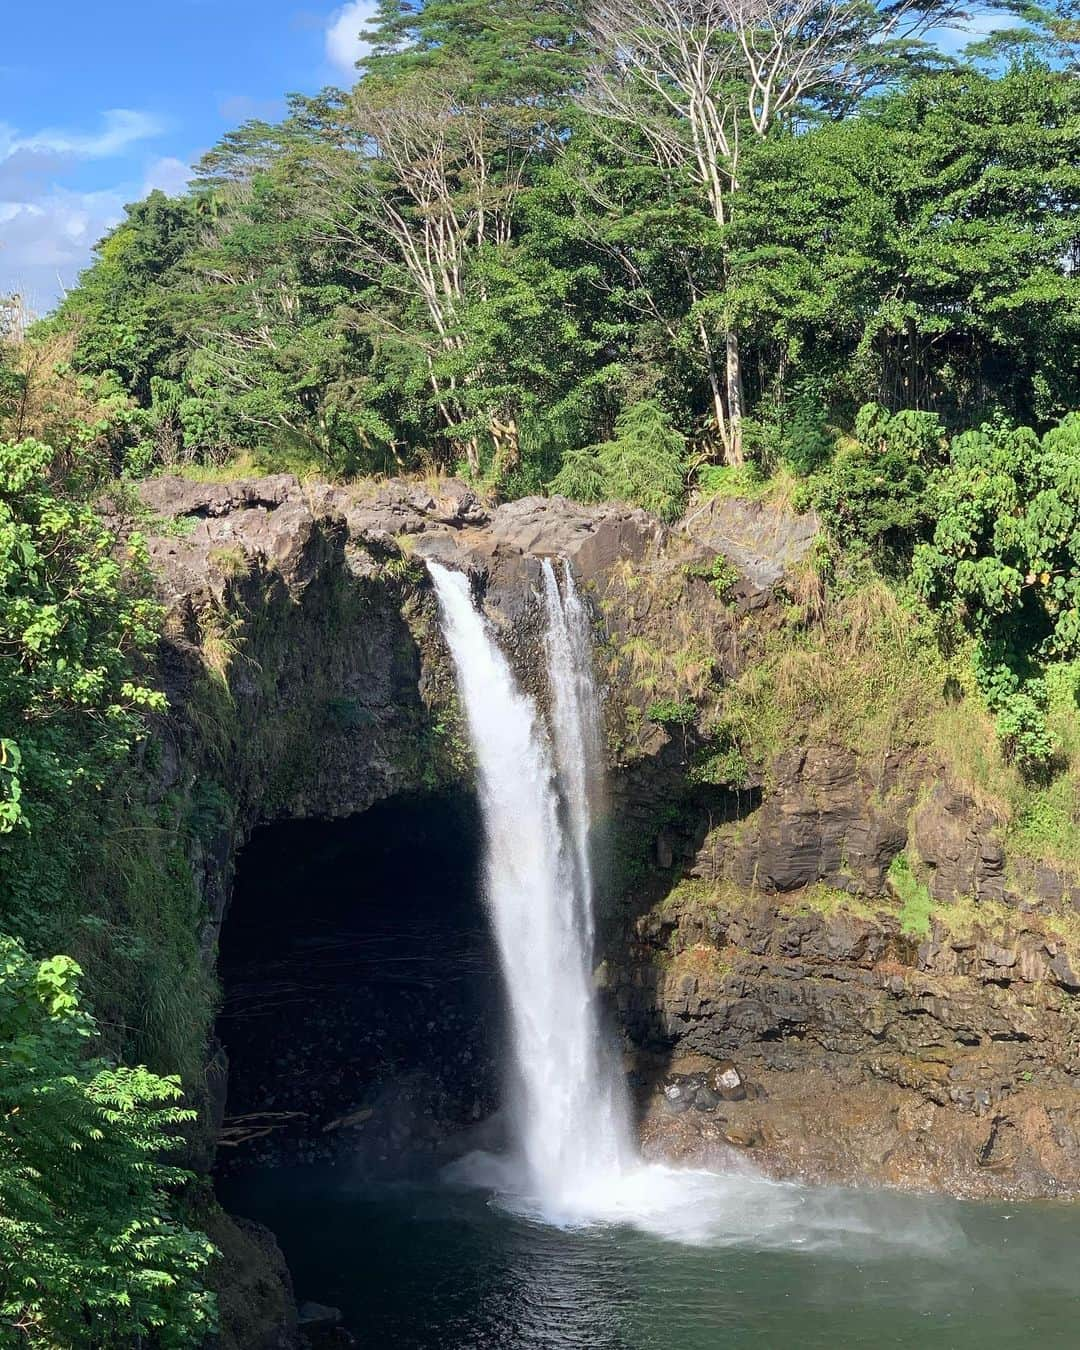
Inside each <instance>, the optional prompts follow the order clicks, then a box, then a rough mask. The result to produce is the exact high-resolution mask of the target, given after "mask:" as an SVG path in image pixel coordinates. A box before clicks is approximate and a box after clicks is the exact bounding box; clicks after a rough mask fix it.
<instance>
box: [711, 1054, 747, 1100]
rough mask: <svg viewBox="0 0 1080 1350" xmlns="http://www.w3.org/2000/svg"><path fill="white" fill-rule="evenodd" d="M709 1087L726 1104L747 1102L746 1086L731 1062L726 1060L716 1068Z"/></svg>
mask: <svg viewBox="0 0 1080 1350" xmlns="http://www.w3.org/2000/svg"><path fill="white" fill-rule="evenodd" d="M709 1086H710V1087H711V1088H712V1090H713V1091H714V1092H715V1093H717V1095H718V1096H719V1097H720V1098H722V1100H723V1101H725V1102H742V1101H745V1100H746V1084H745V1083H744V1082H743V1079H742V1074H741V1073H739V1071H738V1069H737V1068H736V1067H735V1065H734V1064H733V1063H732V1062H731V1060H724V1061H723V1062H722V1063H720V1064H718V1065H717V1066H716V1069H715V1070H714V1071H713V1073H712V1075H711V1077H710V1082H709Z"/></svg>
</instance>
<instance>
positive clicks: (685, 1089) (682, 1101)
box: [664, 1083, 697, 1115]
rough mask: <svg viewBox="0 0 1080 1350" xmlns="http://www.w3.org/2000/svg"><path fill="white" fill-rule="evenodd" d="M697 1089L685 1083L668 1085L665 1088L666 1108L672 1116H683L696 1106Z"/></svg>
mask: <svg viewBox="0 0 1080 1350" xmlns="http://www.w3.org/2000/svg"><path fill="white" fill-rule="evenodd" d="M696 1095H697V1089H696V1087H694V1086H692V1085H691V1086H687V1085H686V1084H683V1083H668V1084H667V1086H666V1087H665V1088H664V1108H665V1110H667V1111H669V1112H670V1113H671V1114H672V1115H681V1114H682V1113H683V1112H684V1111H688V1110H689V1109H690V1107H691V1106H693V1104H694V1098H695V1096H696Z"/></svg>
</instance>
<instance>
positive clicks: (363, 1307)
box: [222, 1168, 1080, 1350]
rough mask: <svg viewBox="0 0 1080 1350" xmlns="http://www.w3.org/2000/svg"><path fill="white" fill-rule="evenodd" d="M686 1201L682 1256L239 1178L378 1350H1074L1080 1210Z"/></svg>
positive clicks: (307, 1285) (727, 1191)
mask: <svg viewBox="0 0 1080 1350" xmlns="http://www.w3.org/2000/svg"><path fill="white" fill-rule="evenodd" d="M707 1186H708V1184H706V1191H705V1192H701V1191H696V1190H695V1189H693V1188H691V1189H690V1190H688V1192H687V1197H686V1210H685V1213H684V1214H683V1215H682V1218H684V1219H685V1223H686V1230H687V1232H690V1233H695V1234H696V1235H697V1237H698V1238H699V1239H700V1238H701V1236H702V1232H703V1231H704V1230H705V1229H708V1230H709V1233H710V1236H709V1238H708V1240H706V1241H701V1240H699V1241H697V1242H686V1241H673V1240H670V1239H667V1238H662V1237H658V1236H655V1235H651V1234H649V1233H647V1232H643V1231H640V1230H638V1229H636V1228H633V1227H624V1226H598V1227H592V1228H584V1229H575V1230H560V1229H559V1228H555V1227H551V1226H548V1225H545V1224H541V1223H537V1222H533V1221H531V1220H529V1219H527V1218H523V1217H521V1216H518V1215H515V1214H512V1213H510V1212H508V1211H507V1210H505V1209H503V1208H501V1207H500V1206H498V1205H497V1204H494V1203H492V1202H491V1201H490V1200H489V1198H488V1196H487V1195H485V1193H483V1192H481V1191H477V1190H465V1189H457V1188H454V1187H451V1186H447V1185H442V1184H439V1183H436V1182H433V1183H430V1184H424V1185H412V1184H410V1185H394V1186H379V1187H372V1186H371V1185H365V1186H359V1187H355V1188H354V1187H352V1186H350V1185H349V1184H348V1181H347V1180H346V1178H345V1177H344V1176H343V1174H342V1173H341V1172H340V1171H323V1172H319V1171H316V1170H314V1169H310V1168H298V1169H296V1170H293V1171H275V1172H268V1173H262V1174H254V1175H250V1176H248V1177H242V1178H234V1179H233V1180H231V1181H230V1182H228V1183H227V1184H226V1185H225V1186H223V1188H222V1189H223V1192H224V1193H223V1200H224V1202H225V1203H226V1205H227V1206H228V1207H230V1208H231V1209H233V1210H234V1211H235V1212H237V1213H240V1214H245V1215H248V1216H250V1217H252V1218H256V1219H259V1220H261V1221H262V1222H263V1223H266V1224H268V1225H269V1226H270V1227H271V1228H273V1229H274V1231H275V1232H276V1233H277V1234H278V1237H279V1239H280V1241H281V1244H282V1247H283V1248H284V1251H285V1254H286V1256H287V1258H288V1261H289V1265H290V1267H291V1269H292V1271H293V1274H294V1277H295V1283H296V1288H297V1294H298V1296H299V1297H300V1298H301V1299H304V1298H312V1299H317V1300H318V1301H320V1302H324V1303H331V1304H334V1305H336V1306H338V1307H340V1308H341V1309H342V1310H343V1311H344V1312H345V1314H346V1317H347V1320H348V1324H349V1326H350V1328H351V1329H352V1330H353V1331H354V1332H355V1333H356V1335H357V1337H358V1341H359V1344H360V1345H361V1346H362V1347H372V1348H373V1347H378V1350H399V1348H400V1350H488V1348H489V1347H490V1348H491V1350H846V1348H847V1347H852V1348H853V1350H854V1347H875V1348H878V1347H880V1348H881V1350H885V1348H886V1347H904V1350H916V1348H918V1350H1020V1348H1021V1347H1029V1346H1030V1347H1039V1348H1040V1350H1058V1348H1059V1347H1060V1348H1061V1350H1065V1348H1066V1347H1069V1350H1074V1348H1075V1347H1080V1316H1078V1314H1080V1263H1078V1259H1077V1258H1078V1256H1080V1207H1077V1206H1069V1205H1064V1204H1062V1205H1054V1204H1038V1205H1036V1204H1029V1205H1005V1206H1002V1205H975V1204H961V1203H958V1202H954V1201H949V1200H941V1199H933V1198H927V1197H921V1196H920V1197H914V1196H903V1195H895V1194H881V1193H863V1192H860V1193H856V1192H850V1191H838V1190H824V1189H815V1188H799V1187H777V1186H771V1185H768V1184H765V1183H760V1182H754V1181H745V1182H744V1181H731V1182H722V1183H720V1191H719V1194H717V1195H715V1196H714V1195H711V1194H709V1193H708V1189H707Z"/></svg>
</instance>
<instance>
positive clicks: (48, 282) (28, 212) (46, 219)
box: [0, 186, 130, 313]
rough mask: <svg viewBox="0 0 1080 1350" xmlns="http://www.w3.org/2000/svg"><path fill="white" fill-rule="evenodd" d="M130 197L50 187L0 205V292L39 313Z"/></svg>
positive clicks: (75, 273) (70, 281)
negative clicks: (32, 197)
mask: <svg viewBox="0 0 1080 1350" xmlns="http://www.w3.org/2000/svg"><path fill="white" fill-rule="evenodd" d="M129 199H130V194H127V193H124V192H120V191H114V190H111V189H106V190H104V191H101V192H71V191H69V190H68V189H67V188H63V187H58V186H53V187H51V188H50V189H49V190H48V191H47V192H45V193H44V194H43V195H41V196H40V197H38V198H37V199H36V200H35V201H22V202H11V201H6V202H0V294H6V293H8V292H11V291H18V292H19V294H21V295H22V296H24V297H25V299H26V301H27V303H28V304H29V305H30V307H31V308H32V309H34V310H36V311H37V312H39V313H41V312H43V311H44V310H46V309H48V308H49V306H50V305H51V304H52V303H53V302H54V300H55V299H56V297H57V294H58V293H60V292H61V291H63V290H64V289H66V288H68V287H70V286H72V285H74V283H75V281H76V280H77V279H78V275H79V273H80V272H81V271H82V269H83V268H84V267H85V266H86V265H87V263H88V262H89V261H90V254H91V250H92V249H93V247H94V245H95V244H96V243H97V242H98V240H99V239H101V238H102V236H103V235H105V234H107V233H108V231H109V230H111V229H112V227H113V226H114V225H116V224H117V223H118V222H119V221H120V220H122V219H123V215H124V202H125V201H127V200H129Z"/></svg>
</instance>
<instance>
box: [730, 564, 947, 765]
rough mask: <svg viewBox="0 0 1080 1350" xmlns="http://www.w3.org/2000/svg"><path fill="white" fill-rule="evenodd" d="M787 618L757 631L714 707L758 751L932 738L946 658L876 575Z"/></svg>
mask: <svg viewBox="0 0 1080 1350" xmlns="http://www.w3.org/2000/svg"><path fill="white" fill-rule="evenodd" d="M793 619H794V621H793V622H786V623H783V624H781V625H780V626H778V627H777V628H775V629H774V630H773V631H772V632H769V633H767V634H766V635H765V636H764V638H763V639H762V645H761V650H760V651H759V652H758V653H757V654H756V656H754V657H753V658H752V659H751V661H750V663H749V665H748V667H747V669H746V671H745V673H744V674H743V675H742V676H741V678H740V679H738V680H737V681H736V682H735V683H734V684H732V685H731V686H730V687H729V688H728V689H727V690H725V691H724V693H723V695H722V697H721V700H720V703H719V706H718V709H717V714H718V716H719V718H721V719H722V720H723V721H725V722H726V723H727V724H728V725H729V726H730V727H731V728H732V729H733V730H734V731H735V733H736V735H737V736H738V739H739V741H740V743H741V744H743V745H744V746H746V747H747V749H748V750H749V752H750V754H751V755H752V756H753V757H754V758H755V759H756V760H758V761H759V762H762V763H767V762H768V761H769V760H771V759H772V758H773V756H774V755H776V754H777V753H779V752H780V751H781V750H783V749H785V748H788V747H790V746H795V745H800V744H808V743H811V742H815V741H816V742H818V743H823V744H835V745H842V746H847V747H849V748H850V749H852V750H856V751H859V752H860V753H861V754H863V755H866V754H874V753H878V754H883V753H885V752H887V751H888V750H889V749H890V748H892V747H894V746H900V745H920V744H928V743H930V741H931V740H932V739H933V729H932V721H931V714H932V713H933V711H934V710H935V709H936V708H937V707H938V706H940V705H941V703H942V700H943V690H944V688H945V684H946V680H947V678H948V676H949V674H950V673H951V663H950V662H948V661H947V660H946V659H945V658H943V657H942V655H941V654H940V652H939V650H938V646H937V643H936V641H935V640H934V636H933V633H932V631H931V627H930V623H929V621H928V620H927V619H926V618H925V617H924V616H921V615H920V614H919V613H917V612H916V611H914V610H913V609H911V608H909V607H907V606H906V605H903V604H902V603H901V602H900V600H899V599H898V598H897V597H896V595H895V594H894V593H893V592H892V591H891V590H890V589H889V587H888V586H887V585H886V584H885V583H884V582H883V581H880V580H877V579H874V580H870V581H867V582H866V583H864V584H863V585H861V586H860V587H858V588H857V589H855V590H853V591H851V592H849V593H848V594H846V595H843V596H840V597H839V598H837V597H832V598H828V599H826V600H825V602H824V604H823V606H822V613H821V617H820V621H819V622H816V623H810V624H807V623H805V622H804V621H803V619H804V614H803V609H802V607H801V606H796V607H795V613H794V614H793Z"/></svg>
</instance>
